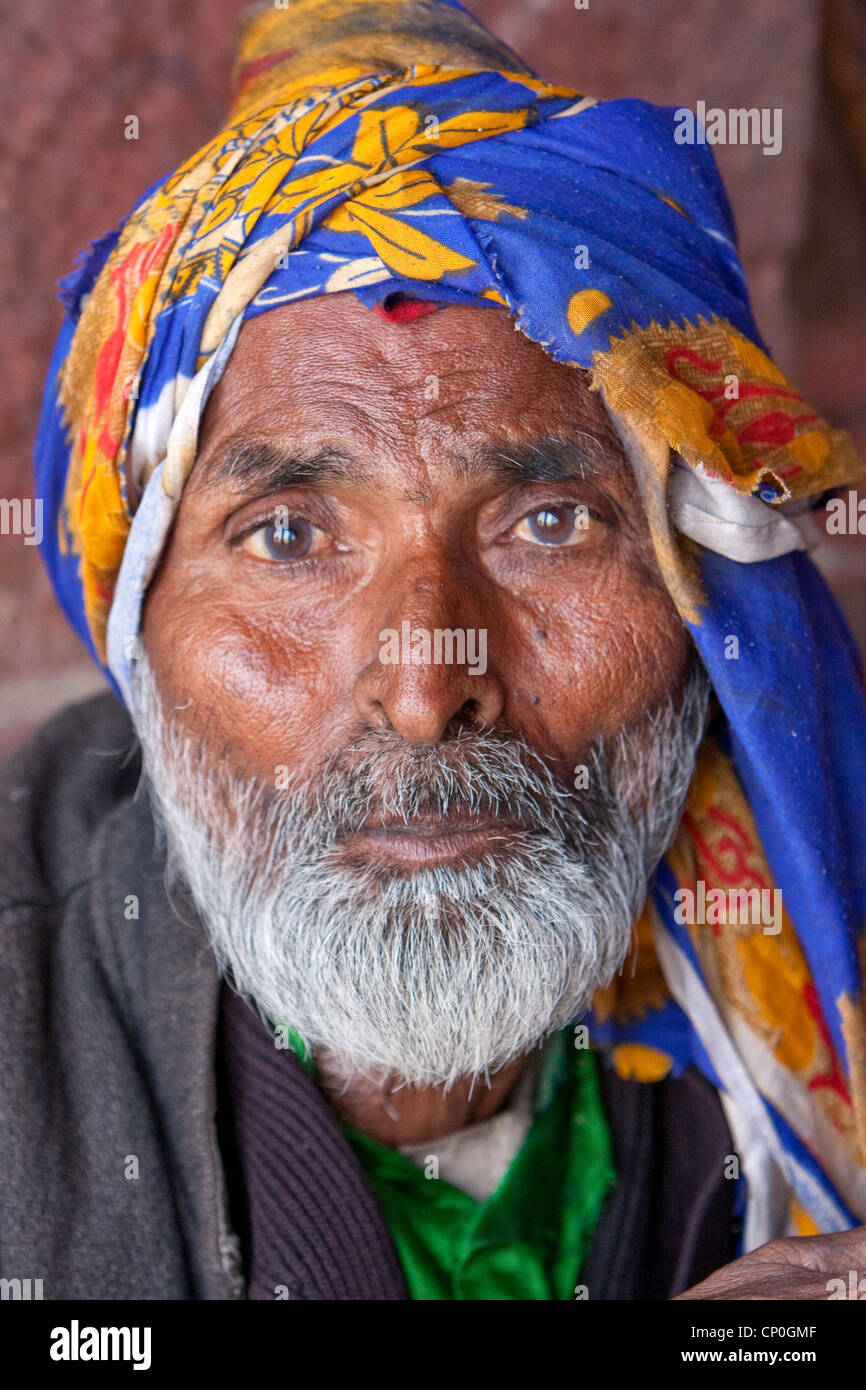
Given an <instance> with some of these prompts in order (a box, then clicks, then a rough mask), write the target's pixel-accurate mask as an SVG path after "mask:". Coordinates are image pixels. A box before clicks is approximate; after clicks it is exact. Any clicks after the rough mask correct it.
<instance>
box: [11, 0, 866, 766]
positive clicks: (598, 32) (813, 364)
mask: <svg viewBox="0 0 866 1390" xmlns="http://www.w3.org/2000/svg"><path fill="white" fill-rule="evenodd" d="M240 8H241V6H240V5H238V4H236V3H234V0H148V4H146V5H142V4H139V3H136V0H77V3H76V4H75V5H74V6H70V5H69V4H66V3H63V0H28V3H27V4H26V5H12V4H5V5H3V6H2V19H3V45H2V51H0V129H2V130H3V134H4V150H5V159H4V172H3V178H2V179H0V200H2V210H3V212H4V213H5V214H6V225H5V229H4V236H3V237H2V238H0V277H2V287H3V293H2V296H0V332H2V340H3V342H4V345H5V347H6V352H5V365H4V384H5V387H6V389H5V391H4V392H3V399H2V403H0V497H15V496H22V495H24V494H25V493H26V491H27V489H28V487H29V479H30V454H31V448H32V440H33V435H34V432H35V428H36V421H37V417H38V408H39V401H40V396H41V388H42V382H43V378H44V373H45V368H46V366H47V363H48V359H49V356H50V352H51V347H52V343H53V339H54V336H55V333H56V331H57V327H58V325H59V322H60V310H59V306H58V305H57V303H56V300H55V297H54V296H55V282H56V280H57V278H58V277H59V276H60V275H62V274H64V273H65V272H66V271H67V270H68V269H69V268H70V265H71V262H72V258H73V256H74V254H75V252H76V251H78V250H79V249H80V248H81V247H83V246H84V245H86V243H87V241H88V239H89V238H91V237H96V236H98V235H99V234H101V233H102V232H104V231H105V230H106V229H107V228H109V227H111V226H113V225H115V224H116V222H117V220H118V219H119V218H120V217H121V216H122V215H124V214H125V213H126V211H127V210H128V209H129V207H130V206H131V204H132V203H133V202H134V200H135V199H136V198H137V196H138V195H139V194H140V193H141V191H142V190H143V189H144V188H145V187H146V186H147V185H148V184H149V183H151V182H152V181H153V180H154V179H156V178H157V177H158V176H159V175H161V174H163V173H166V172H167V171H169V170H170V169H172V168H173V167H174V166H175V165H177V164H178V163H179V162H180V161H181V159H183V158H185V157H186V156H187V155H189V153H190V152H191V151H192V150H193V149H195V148H196V146H197V145H199V144H201V143H202V142H203V141H204V140H205V139H206V138H207V137H208V136H209V134H211V133H212V132H213V130H214V129H215V128H216V127H217V126H218V125H219V122H220V120H221V117H222V115H223V113H224V110H225V105H226V99H227V94H228V81H229V71H230V65H231V55H232V47H233V38H234V31H235V22H236V18H237V13H238V10H239V9H240ZM468 8H470V9H471V10H473V11H474V12H475V13H477V14H478V15H479V16H480V17H481V18H482V19H484V21H485V22H486V23H488V24H489V25H490V27H491V28H493V29H494V30H495V31H496V32H497V33H498V34H500V35H501V36H502V37H503V38H504V39H505V40H506V41H507V42H509V43H511V44H512V45H513V46H514V47H515V48H516V49H517V51H518V52H519V53H520V54H521V56H522V57H523V58H524V59H525V60H526V61H528V62H529V63H530V64H532V65H533V66H534V67H535V68H536V69H537V70H538V71H539V72H541V73H543V74H544V75H545V76H547V77H550V78H552V79H554V80H557V81H562V82H565V83H568V84H569V85H571V86H574V87H576V88H577V89H578V90H581V91H585V92H589V93H592V94H593V95H596V96H599V97H602V98H614V97H619V96H624V95H629V96H639V97H644V98H647V99H649V100H651V101H657V102H664V103H667V104H673V105H688V106H693V105H694V104H695V102H697V101H698V100H704V101H706V102H707V104H708V106H713V105H715V106H721V107H723V108H725V109H727V108H729V107H732V106H737V107H739V106H746V107H750V106H758V107H770V108H774V107H780V108H782V111H783V145H782V152H781V154H779V155H777V156H764V155H763V154H762V153H761V151H760V149H756V148H754V147H748V146H746V147H740V148H737V147H734V148H723V147H717V151H716V153H717V155H718V158H719V162H720V164H721V166H722V170H723V173H724V175H725V178H726V181H727V183H728V187H729V191H730V194H731V198H732V203H733V206H734V210H735V213H736V216H737V220H738V224H739V227H740V234H741V243H742V250H743V256H744V260H745V263H746V268H747V273H748V274H749V277H750V282H751V284H752V290H753V298H754V301H755V307H756V314H757V318H758V322H759V323H760V324H761V326H762V329H763V332H764V335H765V337H766V338H767V340H768V342H769V343H770V345H771V347H772V348H773V350H774V352H775V353H776V355H777V357H778V359H779V360H780V362H781V363H782V365H783V366H784V367H785V368H786V369H787V370H789V371H790V372H792V374H794V375H795V377H796V378H797V380H798V381H799V383H800V384H801V385H802V386H803V388H804V389H805V391H806V392H807V394H809V395H810V397H811V398H812V399H813V400H814V401H815V404H816V405H817V406H818V407H819V408H820V409H823V410H825V411H827V412H828V413H830V414H833V415H835V417H836V419H837V420H838V423H840V424H843V425H846V426H848V427H850V428H851V429H852V430H854V431H855V433H858V434H859V435H860V436H861V437H864V436H866V419H864V415H863V402H862V391H861V388H860V380H859V378H860V375H861V374H860V370H859V363H862V361H863V346H864V345H866V284H864V272H863V269H862V247H863V245H864V230H866V228H864V210H863V206H862V203H861V202H860V201H859V195H858V192H857V189H856V187H855V184H856V181H857V172H856V169H855V168H854V166H853V164H852V163H848V162H847V159H848V157H847V156H846V155H845V153H844V152H843V150H842V148H841V141H840V138H839V133H838V131H837V130H836V129H835V128H834V126H833V124H832V120H831V118H830V117H829V115H828V114H827V113H826V111H825V109H824V108H825V105H826V103H825V102H824V97H823V92H822V87H821V77H820V70H819V5H818V3H817V0H798V3H797V4H791V2H790V0H762V3H761V5H755V4H754V3H752V0H700V2H699V3H692V4H683V3H682V0H640V3H635V0H588V5H587V7H586V8H578V7H577V6H576V5H575V4H574V2H573V0H520V3H516V0H470V3H469V6H468ZM130 115H134V116H137V117H138V121H139V139H138V140H128V139H126V138H125V136H124V121H125V118H126V117H127V116H130ZM842 541H843V543H840V544H832V545H831V544H830V542H829V541H828V544H827V545H826V546H825V547H824V550H826V551H827V553H828V558H827V562H826V563H827V567H828V572H830V573H831V574H832V578H833V582H834V585H835V586H836V587H837V589H838V592H839V593H840V596H841V598H842V600H843V603H844V604H845V606H846V611H847V612H848V614H849V617H850V618H851V621H852V623H853V625H854V626H855V629H856V631H857V633H858V636H859V637H860V639H861V640H862V641H863V642H864V644H866V605H864V601H863V598H862V592H861V590H862V581H861V577H862V571H863V553H864V552H863V546H862V545H861V544H860V542H858V541H857V540H848V539H847V538H842ZM86 670H87V665H86V661H85V662H83V660H82V656H81V650H80V648H79V646H78V644H77V641H76V639H75V638H74V637H73V636H72V635H71V634H70V633H69V632H68V631H67V629H66V627H65V624H64V622H63V620H62V618H61V617H60V615H59V613H58V612H57V610H56V607H55V605H54V602H53V599H52V597H51V594H50V591H49V588H48V585H47V582H46V580H45V577H44V575H43V572H42V569H41V564H40V561H39V559H38V556H37V554H36V550H35V548H34V547H25V546H23V545H22V543H21V541H20V539H18V538H8V537H0V739H5V740H6V741H8V740H9V739H10V738H11V737H12V733H11V731H12V729H13V727H14V729H15V730H16V731H20V730H22V729H23V728H25V727H26V726H27V725H28V724H29V723H31V722H33V720H35V719H37V718H41V717H43V715H44V712H45V710H44V707H43V704H41V703H40V705H39V709H38V710H37V709H36V708H35V707H34V701H33V698H32V692H33V690H34V689H35V687H34V685H33V683H32V679H33V678H34V677H36V678H39V677H41V678H42V679H43V680H44V684H45V688H46V689H50V690H52V691H53V692H54V693H53V695H52V696H51V700H53V703H55V704H59V703H62V701H63V700H64V699H66V698H69V697H71V696H73V695H77V694H78V693H80V691H81V689H82V684H81V682H82V681H85V682H86V680H87V678H88V677H87V676H86V674H85V672H86ZM4 681H5V684H3V683H2V682H4ZM28 692H29V693H28ZM31 716H32V717H31ZM4 730H5V734H4Z"/></svg>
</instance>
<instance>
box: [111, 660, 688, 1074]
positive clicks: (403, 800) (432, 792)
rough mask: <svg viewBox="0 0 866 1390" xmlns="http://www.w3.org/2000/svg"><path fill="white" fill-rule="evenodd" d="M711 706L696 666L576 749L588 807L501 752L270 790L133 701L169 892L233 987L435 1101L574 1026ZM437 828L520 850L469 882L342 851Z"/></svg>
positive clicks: (387, 761)
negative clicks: (454, 821) (461, 822)
mask: <svg viewBox="0 0 866 1390" xmlns="http://www.w3.org/2000/svg"><path fill="white" fill-rule="evenodd" d="M708 700H709V681H708V678H707V676H706V674H705V672H704V670H703V667H702V666H701V665H700V663H699V662H698V661H697V660H695V661H694V665H693V668H692V671H691V674H690V677H689V680H688V683H687V686H686V689H685V692H684V694H683V696H682V697H681V698H680V699H678V700H676V701H674V700H673V699H670V700H668V701H666V702H665V703H664V704H663V705H662V706H661V707H659V708H658V709H656V710H654V711H653V712H652V713H650V714H648V715H647V716H646V717H645V718H644V719H643V720H642V721H641V723H640V724H639V725H637V726H635V727H633V728H630V729H627V730H624V731H623V733H622V734H620V735H619V737H618V738H617V739H614V740H612V741H611V742H610V743H609V744H608V746H607V747H605V746H604V745H603V744H602V743H601V742H600V741H599V742H597V744H596V745H594V746H593V749H592V752H591V755H590V756H589V758H588V761H587V766H588V770H589V790H587V791H582V792H573V791H571V790H569V789H565V788H563V787H562V786H561V785H559V784H557V782H556V781H555V780H554V778H553V776H552V774H551V772H550V770H549V769H548V768H547V766H546V765H545V763H544V762H543V761H542V760H541V759H540V758H539V756H538V755H537V754H535V753H534V752H533V751H532V749H531V748H530V747H529V745H528V744H527V743H526V742H525V741H524V740H523V739H522V738H521V737H519V736H518V735H517V734H515V733H512V732H508V731H505V732H495V731H494V732H490V733H475V732H471V731H467V730H465V729H462V730H459V731H458V734H455V736H454V737H453V738H448V733H449V731H447V730H446V739H445V740H443V741H442V742H440V743H439V744H437V745H436V746H433V747H431V746H429V745H425V746H418V745H412V744H409V743H407V742H406V741H405V740H403V739H402V738H401V737H400V736H399V735H398V734H396V733H394V732H393V731H391V730H384V731H366V732H363V733H361V734H360V735H359V736H358V737H356V738H355V739H353V740H352V741H351V742H350V743H349V744H348V745H347V746H346V747H344V748H343V749H341V750H340V751H339V752H338V753H336V754H334V755H332V756H330V757H328V758H326V759H325V760H324V762H323V763H322V764H321V765H320V767H319V768H317V769H316V771H315V772H314V773H313V774H312V775H310V776H309V777H307V778H305V779H303V780H302V779H299V778H296V779H294V780H293V782H292V784H291V786H290V787H289V789H288V790H276V788H275V787H273V786H270V785H269V784H267V783H266V782H263V781H262V780H261V779H259V778H248V777H239V776H236V775H235V774H234V773H233V772H232V771H231V769H230V768H229V766H228V764H227V760H226V759H225V758H223V757H219V756H217V752H218V750H216V749H214V748H213V747H208V745H207V742H206V741H205V740H199V739H197V740H196V741H195V742H193V741H192V740H191V739H190V738H189V736H188V735H187V734H185V733H184V732H183V731H182V728H181V726H180V725H179V724H177V723H174V722H169V721H168V720H167V719H166V717H165V712H164V710H163V706H162V701H161V697H160V695H159V692H158V690H157V688H156V682H155V680H154V677H153V673H152V672H151V670H150V667H149V664H148V662H147V658H146V656H143V657H142V658H141V659H140V660H139V662H138V663H137V664H136V669H135V679H134V686H133V701H134V710H135V724H136V729H137V731H138V735H139V737H140V739H141V744H142V753H143V763H144V772H145V775H146V778H147V780H148V782H149V784H150V789H151V800H152V803H153V806H154V813H155V817H156V820H157V823H158V825H160V826H161V828H162V831H163V833H164V836H165V841H166V847H167V851H168V857H169V871H170V874H171V875H173V876H175V877H180V878H182V879H183V880H184V881H185V882H186V883H187V885H188V886H189V888H190V890H191V892H192V896H193V900H194V902H195V904H196V906H197V908H198V911H199V913H200V914H201V917H202V920H203V922H204V924H205V926H206V928H207V931H208V934H209V937H210V941H211V944H212V946H213V949H214V951H215V953H216V956H217V960H218V962H219V965H220V967H221V969H222V970H223V971H224V972H225V973H226V974H227V975H229V976H230V978H231V980H232V982H233V983H234V985H235V987H236V988H237V989H238V990H239V991H240V992H241V993H242V994H244V995H246V996H248V997H249V998H250V999H251V1000H252V1001H253V1002H254V1003H255V1005H256V1006H257V1007H258V1009H259V1010H260V1011H261V1013H262V1014H263V1016H265V1017H267V1018H269V1019H270V1020H271V1021H272V1022H275V1023H280V1024H284V1025H288V1026H290V1027H292V1028H294V1029H296V1030H297V1032H299V1033H300V1034H301V1036H302V1037H303V1038H304V1039H305V1040H306V1042H307V1043H308V1044H309V1045H310V1046H311V1047H312V1048H313V1049H316V1048H320V1047H321V1048H327V1049H328V1050H329V1051H330V1052H333V1053H335V1054H337V1055H338V1057H339V1058H340V1065H341V1067H342V1068H343V1074H344V1076H345V1077H346V1078H348V1077H349V1076H356V1077H361V1076H366V1077H369V1078H377V1077H378V1078H381V1077H384V1076H386V1075H387V1076H390V1077H392V1078H393V1077H397V1078H401V1079H402V1081H403V1082H405V1083H406V1084H408V1085H413V1086H437V1085H441V1086H445V1087H446V1088H447V1087H449V1086H450V1085H452V1084H453V1083H454V1082H455V1081H456V1080H457V1079H458V1078H463V1077H480V1078H484V1079H489V1077H490V1075H491V1074H492V1073H494V1072H497V1071H499V1070H500V1069H501V1068H502V1067H504V1066H506V1065H507V1064H508V1063H509V1062H511V1061H513V1060H515V1059H516V1058H517V1057H519V1056H521V1055H523V1054H524V1053H526V1052H528V1051H530V1050H531V1049H532V1048H534V1047H536V1046H538V1045H539V1044H540V1043H541V1042H543V1041H544V1039H545V1038H546V1037H547V1036H548V1035H549V1034H550V1033H552V1032H553V1031H555V1030H556V1029H559V1028H562V1027H564V1026H565V1025H566V1024H568V1023H570V1022H572V1021H575V1020H577V1019H579V1018H580V1017H581V1015H582V1014H584V1013H585V1012H586V1010H587V1008H588V1007H589V1004H590V1001H591V999H592V996H593V994H594V993H595V992H596V990H597V989H599V988H601V987H603V986H605V985H607V984H609V983H610V981H611V979H612V978H613V976H614V975H615V973H616V972H617V971H618V970H619V969H621V968H622V965H623V963H624V961H625V958H626V955H627V953H628V948H629V943H630V939H631V934H632V928H633V925H634V922H635V921H636V919H637V917H638V915H639V912H640V909H641V908H642V906H643V903H644V900H645V897H646V891H647V883H648V880H649V878H650V876H651V874H652V872H653V870H654V869H655V867H656V864H657V863H658V860H659V858H660V857H661V855H662V853H663V852H664V850H665V849H666V848H667V846H668V845H669V843H670V841H671V840H672V838H673V835H674V832H675V830H676V827H677V824H678V822H679V817H680V813H681V810H682V805H683V801H684V799H685V796H686V793H687V790H688V786H689V782H690V780H691V777H692V773H693V769H694V763H695V756H696V752H697V748H698V746H699V744H700V740H701V737H702V734H703V729H704V724H705V720H706V712H707V707H708ZM449 810H450V811H451V812H456V813H463V814H464V815H467V814H472V815H477V816H479V817H491V816H492V817H500V816H503V815H507V816H508V818H509V819H510V820H516V821H517V822H518V824H519V826H520V827H521V829H520V830H519V831H518V832H517V833H516V834H511V835H510V836H509V837H508V838H507V839H503V842H502V844H501V846H498V845H495V844H494V845H493V846H492V847H491V848H490V849H489V850H488V851H487V852H485V854H484V856H483V857H481V858H478V859H476V860H475V861H474V862H469V863H456V864H453V863H451V864H434V865H431V866H428V867H420V868H417V869H415V870H413V871H411V872H409V871H408V870H403V871H398V870H397V869H391V868H385V867H382V865H381V864H374V863H373V862H372V861H370V860H359V859H357V858H356V859H355V860H353V861H348V860H347V858H346V857H345V855H344V854H343V853H342V851H341V849H340V847H339V840H340V837H341V836H344V835H345V834H347V833H351V831H353V830H358V829H360V827H361V826H362V825H363V824H364V822H365V821H370V820H371V819H375V820H376V821H377V822H378V820H379V818H380V817H381V816H383V815H384V816H388V817H389V818H392V817H398V818H406V819H409V818H411V817H413V816H417V815H427V816H431V815H442V814H445V813H447V812H448V811H449Z"/></svg>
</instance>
